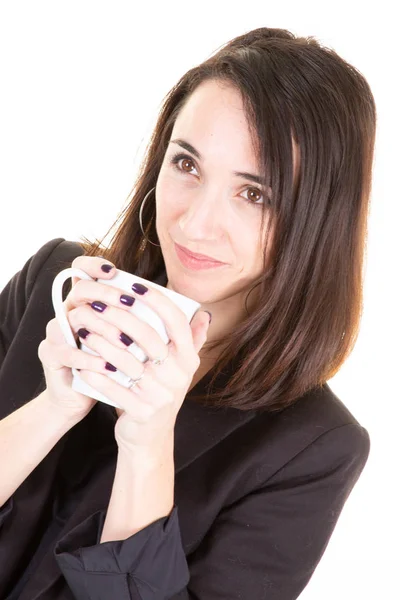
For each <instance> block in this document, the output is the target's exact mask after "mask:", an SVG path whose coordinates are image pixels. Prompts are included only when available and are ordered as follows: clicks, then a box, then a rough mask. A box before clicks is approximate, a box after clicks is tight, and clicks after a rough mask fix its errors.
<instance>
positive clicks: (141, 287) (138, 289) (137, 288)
mask: <svg viewBox="0 0 400 600" xmlns="http://www.w3.org/2000/svg"><path fill="white" fill-rule="evenodd" d="M132 290H133V291H134V292H136V293H137V294H140V295H141V296H142V295H143V294H145V293H146V292H148V291H149V288H147V287H146V286H145V285H142V284H141V283H134V284H133V286H132Z"/></svg>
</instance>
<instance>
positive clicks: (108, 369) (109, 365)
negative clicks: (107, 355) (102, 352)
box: [105, 362, 117, 372]
mask: <svg viewBox="0 0 400 600" xmlns="http://www.w3.org/2000/svg"><path fill="white" fill-rule="evenodd" d="M105 368H106V369H107V371H114V372H115V371H116V370H117V367H114V365H112V364H111V363H109V362H106V364H105Z"/></svg>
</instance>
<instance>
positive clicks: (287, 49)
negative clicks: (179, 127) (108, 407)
mask: <svg viewBox="0 0 400 600" xmlns="http://www.w3.org/2000/svg"><path fill="white" fill-rule="evenodd" d="M207 80H215V81H218V82H223V83H226V84H229V85H233V86H234V87H235V88H236V89H237V90H238V91H239V92H240V94H241V97H242V99H243V104H244V107H245V112H246V116H247V119H248V123H249V126H250V130H251V131H252V132H253V134H254V141H255V142H256V145H257V149H258V157H259V166H260V172H261V175H263V176H264V179H265V181H269V182H270V185H271V188H272V205H271V206H267V205H266V206H265V208H264V207H263V209H262V223H261V226H263V224H264V222H265V217H266V215H267V211H268V215H269V217H270V223H269V227H272V228H273V231H274V235H273V240H272V244H271V240H268V239H267V241H266V244H265V248H264V254H263V259H264V271H263V273H262V275H261V276H260V277H259V278H258V279H257V280H255V281H254V285H253V287H252V290H253V289H254V288H255V287H256V286H260V287H259V294H258V297H257V302H256V304H255V306H253V307H252V310H251V311H250V312H249V311H247V317H246V318H245V319H244V320H243V321H242V322H241V323H240V324H238V325H237V326H236V328H235V329H234V330H233V331H230V332H229V333H228V334H227V335H226V336H225V337H223V338H221V339H220V340H216V341H215V342H214V343H211V345H209V346H207V348H208V349H210V350H212V349H214V348H217V347H218V345H219V344H220V343H222V344H223V347H224V350H223V352H222V353H221V354H220V355H219V358H218V361H217V362H216V364H215V365H214V369H213V377H212V378H211V381H210V382H209V384H208V387H207V388H206V391H205V394H203V395H198V396H195V397H194V398H193V399H194V400H196V401H199V402H202V403H204V404H205V405H209V406H218V407H223V406H225V407H234V408H237V409H240V410H250V409H261V410H267V411H270V412H276V411H281V410H283V409H284V408H286V407H288V406H289V405H291V404H293V403H294V402H295V401H296V400H297V399H299V398H300V397H301V396H303V395H304V394H305V393H306V392H308V391H309V390H311V389H313V388H316V387H322V386H323V385H324V384H325V383H326V381H327V380H328V379H330V378H331V377H333V375H335V373H337V371H338V370H339V369H340V367H341V366H342V364H343V363H344V361H345V360H346V359H347V357H348V356H349V354H350V353H351V352H352V350H353V347H354V344H355V342H356V340H357V337H358V333H359V327H360V321H361V317H362V308H363V278H364V260H365V254H366V240H367V223H368V217H369V207H370V192H371V180H372V163H373V154H374V147H375V131H376V107H375V102H374V98H373V95H372V92H371V89H370V87H369V85H368V83H367V81H366V80H365V78H364V77H363V75H362V74H361V73H360V72H359V71H358V70H357V69H356V68H355V67H354V66H352V65H350V64H349V63H347V62H346V61H345V60H343V59H342V58H341V57H340V56H339V55H338V54H337V53H336V52H335V51H334V50H332V49H330V48H327V47H324V46H322V45H321V43H320V42H318V41H317V40H316V39H315V38H313V37H307V38H304V37H296V36H295V35H294V34H292V33H291V32H290V31H287V30H284V29H270V28H267V27H261V28H258V29H255V30H253V31H249V32H248V33H245V34H244V35H240V36H238V37H236V38H234V39H233V40H231V41H230V42H228V43H227V44H225V45H223V46H222V47H220V48H219V49H218V51H217V52H216V53H215V54H213V55H211V57H210V58H208V59H207V60H206V61H204V62H203V63H201V64H200V65H198V66H195V67H194V68H192V69H190V70H189V71H188V72H187V73H186V74H184V75H183V76H182V77H181V79H180V80H179V81H178V82H177V84H176V85H175V86H174V87H173V88H172V89H171V90H170V91H169V92H168V94H167V95H166V97H165V99H164V101H163V104H162V107H161V110H160V112H159V115H158V120H157V123H156V126H155V129H154V131H153V134H152V136H151V139H150V142H149V144H148V146H147V148H146V152H145V156H144V159H143V161H142V164H141V167H140V170H139V175H138V178H137V181H136V185H135V186H134V188H133V190H132V191H131V193H130V195H131V199H130V200H129V203H128V205H127V207H126V208H125V209H124V210H123V211H122V212H121V213H120V216H119V217H118V218H117V221H116V223H114V224H113V226H112V227H111V228H110V229H109V231H108V232H107V234H105V236H104V237H106V236H107V235H108V233H109V232H110V230H111V229H112V228H115V227H117V228H116V231H115V233H114V235H113V236H112V239H111V241H110V243H109V244H108V246H107V247H102V246H101V241H99V240H96V242H90V241H89V240H88V239H87V238H85V237H83V238H81V239H82V240H83V241H82V242H81V243H80V245H81V246H82V248H83V250H84V254H85V255H86V256H96V255H97V254H99V253H101V254H102V255H103V256H105V258H107V259H109V260H110V261H112V262H113V263H114V264H115V265H116V266H117V268H119V269H122V270H124V271H128V272H131V273H135V274H136V275H138V276H140V277H144V278H145V279H149V280H152V278H153V277H154V276H155V275H156V274H157V273H159V272H160V269H161V268H162V266H163V264H164V260H163V255H162V252H161V249H160V248H159V247H156V246H154V245H152V244H149V243H148V242H147V241H146V239H145V238H144V237H143V234H142V232H141V229H140V225H139V210H140V207H141V204H142V201H143V199H144V197H145V195H146V194H147V192H149V190H150V189H152V188H153V187H155V186H156V183H157V178H158V174H159V171H160V168H161V165H162V162H163V159H164V155H165V152H166V149H167V145H168V142H169V140H170V136H171V133H172V129H173V126H174V123H175V120H176V118H177V116H178V114H179V112H180V111H181V110H182V108H183V106H184V105H185V103H186V102H187V101H188V99H189V97H190V95H191V94H192V92H193V91H194V90H195V89H196V87H197V86H198V85H200V84H201V83H202V82H203V81H207ZM292 139H294V141H295V142H296V144H297V145H298V149H299V155H300V170H299V177H298V181H297V183H296V185H295V184H294V181H293V148H292ZM155 213H156V204H155V200H154V196H153V195H150V197H149V198H148V200H147V201H146V202H145V205H144V209H143V215H142V219H143V227H144V230H145V233H146V237H148V238H150V240H152V241H154V242H158V237H157V231H156V226H155V224H156V214H155ZM121 218H122V221H121V223H120V225H119V226H117V224H118V221H119V220H120V219H121ZM104 237H103V240H104ZM267 238H268V236H267ZM267 246H268V253H267ZM252 290H250V291H252ZM232 361H235V363H234V364H235V368H234V369H233V370H232V376H231V377H230V378H229V379H228V383H227V385H225V386H224V389H223V390H217V391H216V392H215V393H213V383H214V381H215V378H216V377H217V376H218V374H219V373H222V372H224V371H223V370H224V369H225V367H227V366H228V365H232V364H233V362H232ZM191 397H192V396H191Z"/></svg>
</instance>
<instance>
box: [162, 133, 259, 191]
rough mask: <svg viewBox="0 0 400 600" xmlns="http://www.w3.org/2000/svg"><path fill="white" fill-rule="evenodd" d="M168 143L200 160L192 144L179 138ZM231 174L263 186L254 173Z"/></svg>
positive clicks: (236, 172) (200, 157)
mask: <svg viewBox="0 0 400 600" xmlns="http://www.w3.org/2000/svg"><path fill="white" fill-rule="evenodd" d="M169 143H170V144H178V146H181V147H182V148H184V149H185V150H187V151H188V152H190V153H191V154H193V155H194V156H195V157H196V158H198V159H199V160H202V156H201V154H200V152H199V151H198V150H196V148H194V146H192V144H189V142H186V141H185V140H182V139H181V138H177V139H176V140H170V142H169ZM233 174H234V175H236V177H243V178H244V179H249V180H250V181H254V183H258V184H260V185H265V182H264V180H263V179H262V178H261V177H260V176H259V175H254V173H246V172H243V171H233Z"/></svg>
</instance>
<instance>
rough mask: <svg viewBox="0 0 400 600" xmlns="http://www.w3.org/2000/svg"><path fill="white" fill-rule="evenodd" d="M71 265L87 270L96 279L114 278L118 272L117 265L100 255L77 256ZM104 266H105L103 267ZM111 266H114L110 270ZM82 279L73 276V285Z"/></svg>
mask: <svg viewBox="0 0 400 600" xmlns="http://www.w3.org/2000/svg"><path fill="white" fill-rule="evenodd" d="M71 267H74V268H76V269H81V270H82V271H85V273H87V274H88V275H90V277H93V278H94V279H98V278H99V277H100V278H101V279H112V278H113V277H114V275H115V273H116V270H115V265H113V263H112V262H110V261H109V260H105V259H104V258H102V257H99V256H77V257H76V258H75V259H74V260H73V261H72V263H71ZM102 267H104V268H103V269H102ZM109 267H112V268H111V269H110V270H109ZM78 281H80V280H79V277H72V287H73V286H74V285H76V283H77V282H78Z"/></svg>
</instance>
